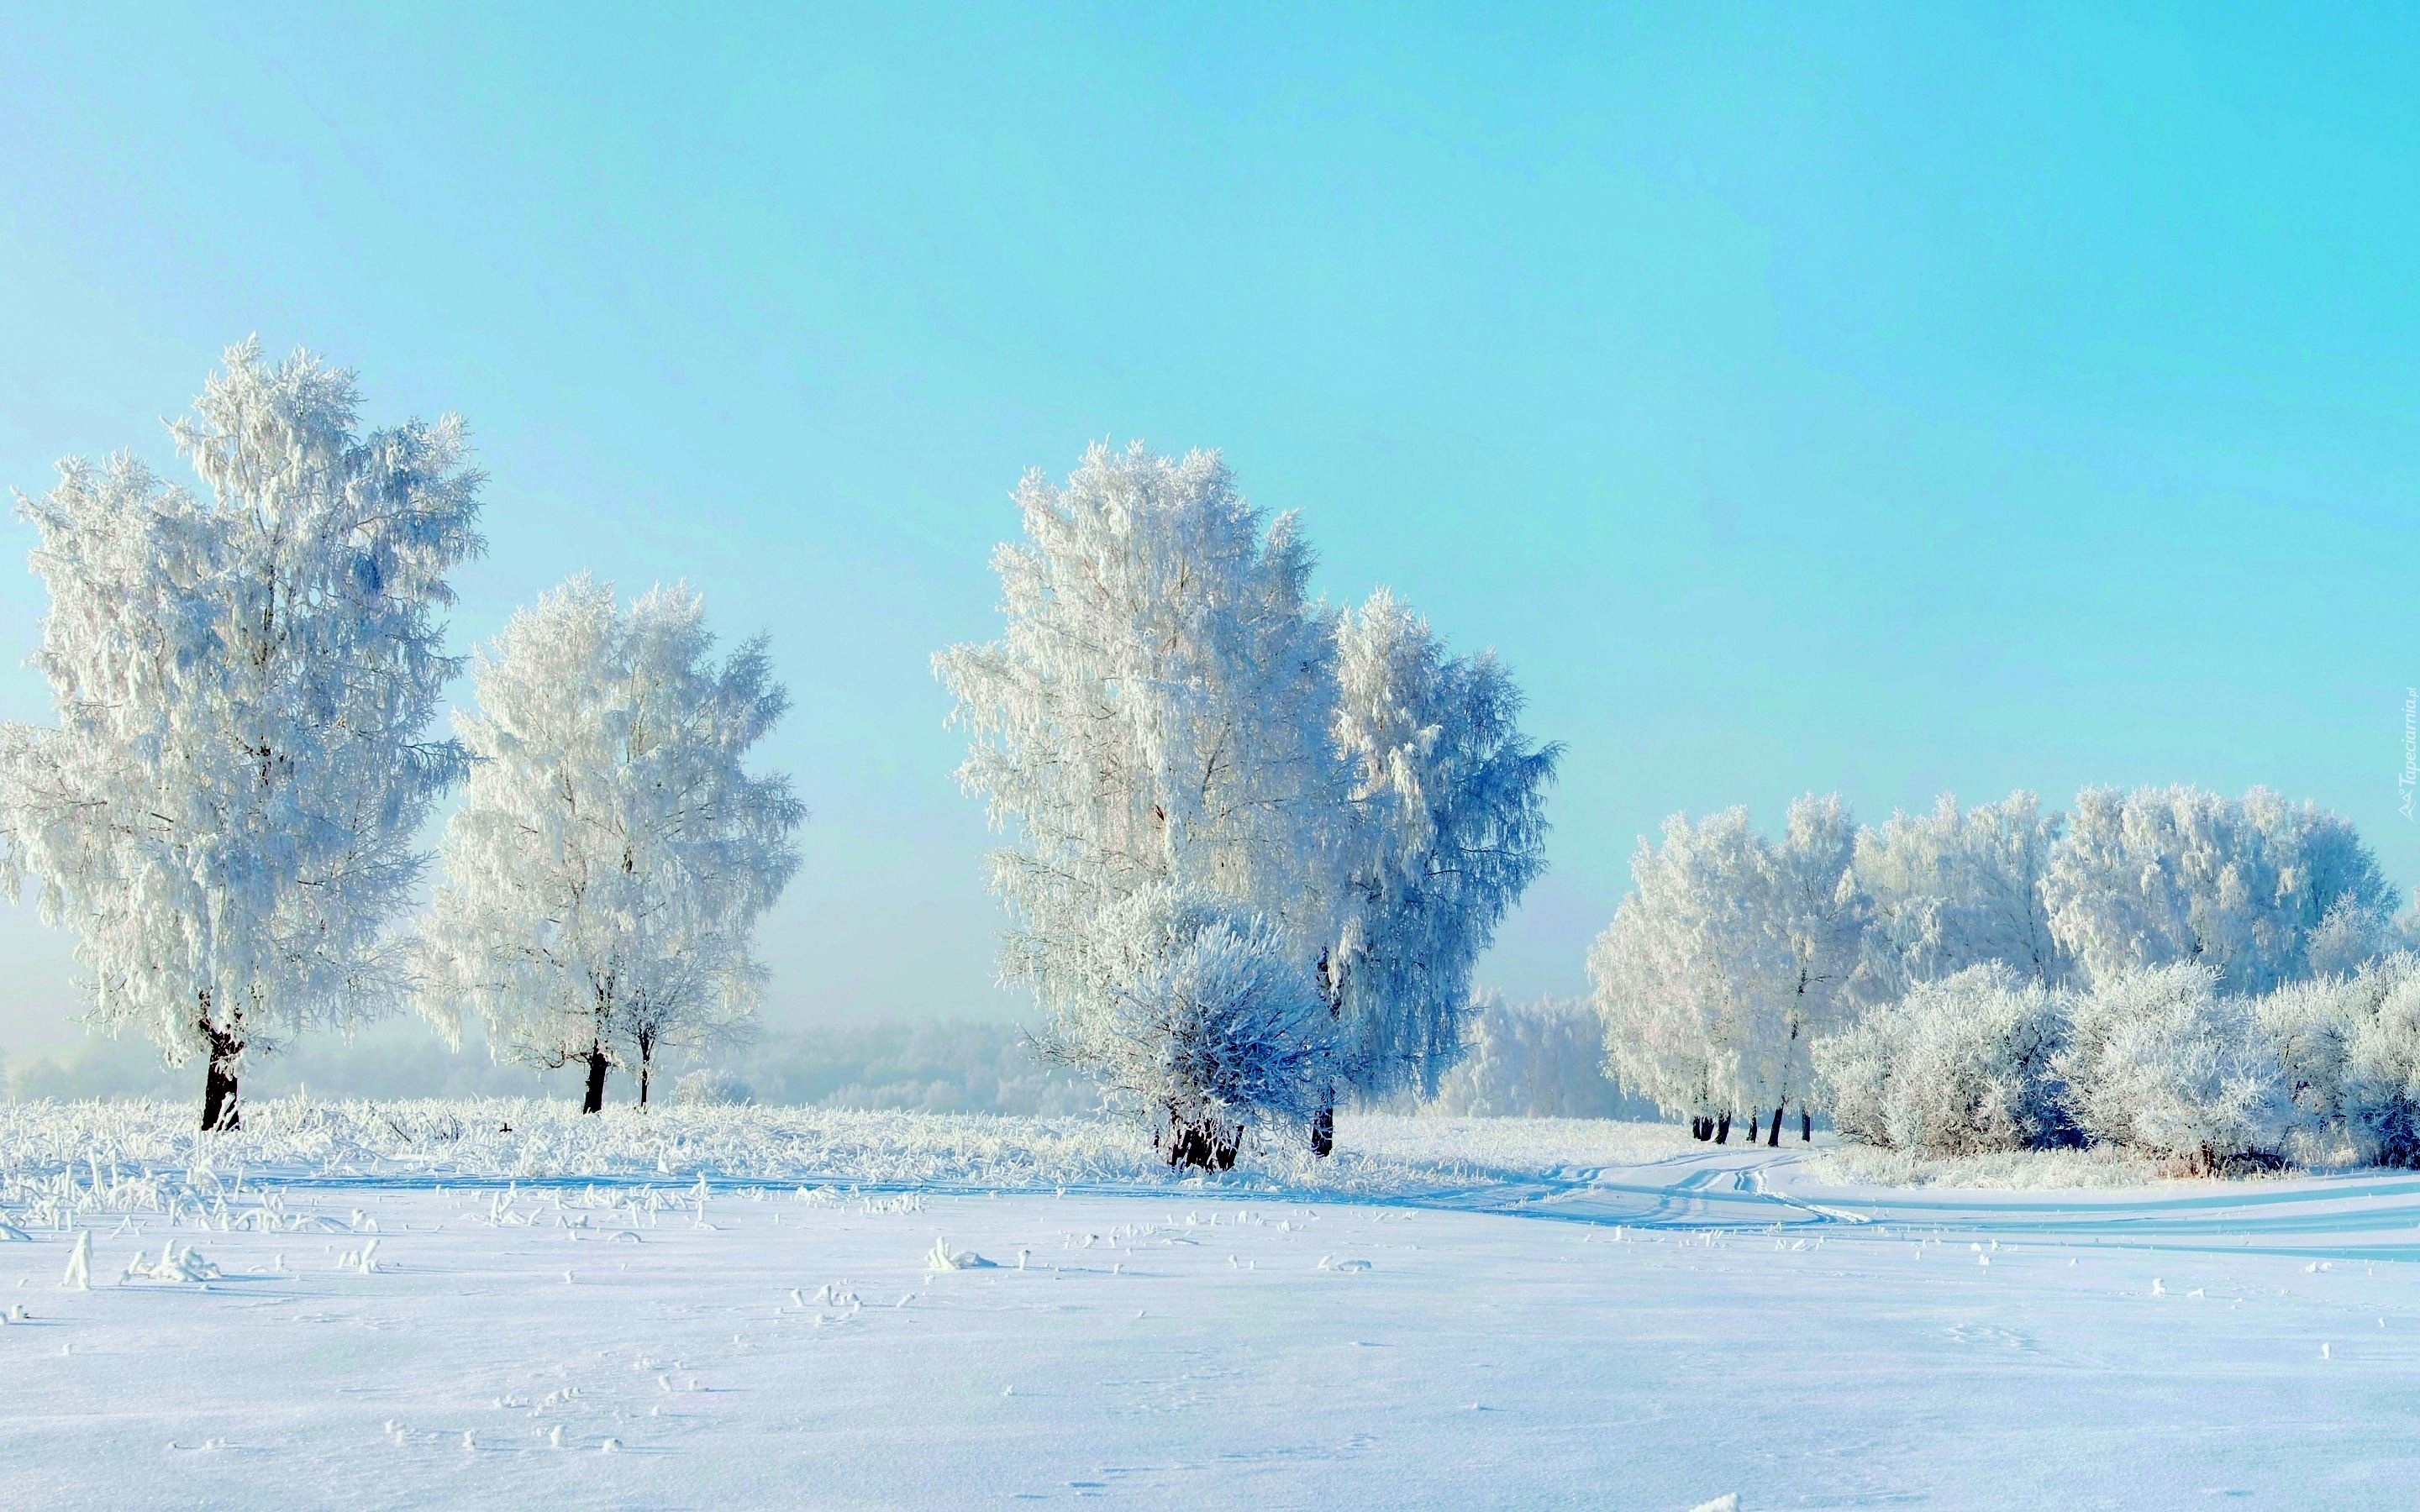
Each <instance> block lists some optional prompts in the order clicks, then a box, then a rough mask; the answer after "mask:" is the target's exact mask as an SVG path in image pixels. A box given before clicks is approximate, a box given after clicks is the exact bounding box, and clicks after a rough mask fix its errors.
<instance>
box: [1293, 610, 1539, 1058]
mask: <svg viewBox="0 0 2420 1512" xmlns="http://www.w3.org/2000/svg"><path fill="white" fill-rule="evenodd" d="M1336 641H1337V656H1336V673H1337V699H1336V716H1335V728H1336V741H1337V746H1338V748H1339V750H1340V752H1341V754H1342V756H1343V758H1344V759H1345V761H1346V763H1347V764H1348V766H1349V769H1350V771H1351V774H1352V779H1353V789H1352V802H1353V805H1354V806H1355V808H1356V809H1357V810H1358V814H1357V817H1358V820H1359V823H1358V825H1357V835H1358V839H1359V846H1358V849H1359V855H1358V856H1356V857H1355V858H1354V860H1353V864H1352V867H1351V872H1350V884H1349V893H1348V903H1349V906H1348V910H1347V915H1346V918H1345V921H1344V930H1343V933H1342V937H1341V938H1340V939H1339V940H1338V941H1337V943H1336V945H1335V947H1334V948H1333V949H1332V950H1331V952H1330V955H1329V958H1328V967H1329V970H1328V975H1329V979H1330V980H1331V982H1332V983H1333V986H1334V994H1335V997H1336V999H1337V1006H1338V1009H1339V1011H1340V1012H1341V1015H1342V1030H1343V1041H1344V1042H1343V1046H1342V1065H1343V1067H1344V1074H1345V1079H1346V1081H1347V1082H1348V1083H1349V1084H1350V1087H1351V1088H1352V1090H1353V1091H1354V1092H1355V1093H1356V1094H1357V1095H1358V1096H1360V1097H1362V1098H1365V1099H1376V1098H1383V1097H1386V1096H1388V1095H1389V1094H1391V1093H1394V1092H1398V1091H1405V1090H1409V1091H1414V1092H1417V1093H1419V1094H1420V1095H1423V1096H1425V1095H1427V1094H1430V1093H1433V1092H1434V1091H1435V1089H1436V1082H1437V1077H1438V1075H1439V1074H1440V1072H1443V1071H1444V1070H1445V1069H1446V1068H1447V1067H1449V1066H1450V1065H1452V1064H1453V1063H1454V1061H1455V1059H1456V1058H1457V1057H1459V1056H1460V1055H1461V1053H1462V1030H1463V1025H1464V1021H1465V1017H1466V1012H1467V1008H1468V1004H1469V1002H1470V976H1471V970H1472V968H1473V967H1474V966H1475V965H1476V964H1478V961H1479V957H1480V956H1481V953H1483V952H1484V951H1485V950H1486V949H1487V947H1488V944H1489V943H1490V942H1491V941H1492V940H1493V938H1494V937H1495V933H1496V926H1497V922H1498V921H1500V920H1501V919H1502V918H1503V917H1504V914H1505V912H1506V910H1508V909H1509V908H1511V907H1512V904H1513V903H1515V902H1516V901H1517V900H1518V899H1519V898H1520V896H1521V893H1522V891H1523V890H1524V889H1525V888H1527V887H1528V885H1529V883H1530V882H1531V881H1533V880H1535V879H1536V877H1537V876H1538V874H1539V873H1540V872H1543V871H1544V869H1545V856H1544V842H1545V834H1546V821H1545V790H1546V786H1547V784H1548V783H1550V782H1551V781H1552V780H1553V779H1554V775H1555V764H1556V761H1557V759H1558V757H1559V754H1560V748H1559V747H1555V746H1546V747H1543V748H1542V747H1539V746H1538V745H1536V744H1535V743H1533V742H1532V741H1530V740H1529V739H1528V737H1527V736H1526V735H1524V734H1523V733H1521V729H1520V725H1519V717H1520V712H1521V694H1520V689H1519V688H1518V687H1515V686H1514V685H1513V682H1512V676H1511V675H1510V674H1509V673H1508V672H1506V671H1505V670H1504V669H1503V667H1502V666H1501V665H1500V664H1498V663H1497V659H1496V657H1495V656H1493V655H1492V654H1482V655H1480V656H1452V657H1450V656H1447V655H1446V654H1445V650H1444V648H1443V646H1442V645H1440V644H1439V642H1438V640H1437V638H1436V636H1435V634H1434V633H1433V632H1432V631H1431V630H1430V628H1429V625H1428V623H1427V622H1426V621H1425V620H1422V619H1421V618H1419V616H1418V615H1416V614H1413V613H1411V612H1410V611H1409V610H1407V609H1404V607H1403V606H1402V605H1401V604H1399V603H1397V602H1396V600H1395V598H1394V596H1393V595H1392V594H1389V593H1388V592H1387V591H1385V590H1384V589H1381V590H1380V591H1379V592H1378V593H1377V594H1374V595H1373V596H1372V598H1371V599H1370V601H1369V602H1368V603H1367V604H1366V605H1364V606H1363V607H1362V608H1361V609H1360V610H1359V611H1358V612H1354V613H1347V614H1345V615H1343V616H1342V617H1341V619H1340V621H1339V623H1338V625H1337V635H1336Z"/></svg>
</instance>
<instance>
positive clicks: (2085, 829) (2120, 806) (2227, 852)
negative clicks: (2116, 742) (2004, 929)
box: [2042, 787, 2398, 994]
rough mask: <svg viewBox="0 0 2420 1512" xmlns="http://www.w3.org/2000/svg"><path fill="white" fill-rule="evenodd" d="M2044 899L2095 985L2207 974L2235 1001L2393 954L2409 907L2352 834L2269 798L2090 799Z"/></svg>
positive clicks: (2256, 792)
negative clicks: (2142, 976)
mask: <svg viewBox="0 0 2420 1512" xmlns="http://www.w3.org/2000/svg"><path fill="white" fill-rule="evenodd" d="M2042 897H2043V901H2044V903H2046V904H2047V906H2048V908H2049V912H2050V921H2051V928H2052V931H2053V933H2055V935H2056V937H2057V939H2058V941H2059V944H2060V945H2061V946H2062V948H2064V949H2067V950H2068V951H2069V952H2070V953H2071V954H2072V955H2073V956H2074V958H2075V959H2076V961H2077V962H2078V963H2079V964H2081V965H2082V967H2083V968H2084V971H2085V972H2086V975H2087V976H2088V977H2090V978H2091V979H2092V980H2095V981H2102V980H2111V979H2113V978H2115V977H2117V976H2118V975H2121V974H2124V973H2127V972H2130V971H2133V970H2136V969H2139V968H2141V967H2145V966H2157V965H2165V964H2171V963H2176V962H2199V963H2201V964H2207V965H2209V966H2211V968H2212V969H2214V970H2216V971H2217V972H2218V973H2219V975H2220V978H2221V980H2223V981H2224V982H2225V984H2226V989H2227V990H2228V991H2229V992H2231V993H2237V994H2258V993H2262V992H2265V991H2267V990H2268V989H2270V988H2271V987H2273V986H2274V985H2276V984H2277V983H2279V982H2281V981H2292V980H2299V979H2301V978H2304V977H2307V976H2309V975H2311V974H2312V971H2313V970H2314V968H2315V965H2316V967H2317V968H2318V969H2321V970H2334V971H2342V970H2345V969H2348V968H2350V967H2352V966H2354V965H2357V964H2359V962H2360V961H2361V960H2362V959H2365V958H2366V956H2368V955H2373V954H2377V953H2380V952H2381V951H2383V950H2384V949H2389V948H2391V946H2392V944H2393V943H2394V940H2395V924H2394V915H2395V910H2396V907H2397V903H2398V898H2397V893H2396V890H2395V888H2394V887H2392V886H2391V885H2389V884H2388V883H2387V881H2386V880H2385V878H2384V877H2383V876H2382V875H2381V874H2380V872H2379V870H2378V862H2377V859H2376V857H2375V856H2372V854H2371V853H2370V850H2369V847H2368V846H2367V845H2366V844H2364V843H2363V841H2362V840H2361V837H2360V835H2359V834H2358V833H2356V832H2355V831H2354V829H2353V827H2352V825H2350V824H2349V823H2347V822H2346V821H2345V820H2343V819H2342V818H2340V817H2338V816H2337V815H2335V814H2332V813H2329V812H2327V811H2326V810H2322V809H2320V808H2319V807H2318V806H2316V805H2314V804H2310V803H2290V802H2288V801H2287V800H2285V799H2283V798H2281V797H2279V796H2278V795H2275V794H2274V793H2272V792H2270V791H2268V790H2267V789H2265V788H2255V789H2253V790H2252V791H2251V792H2250V793H2248V794H2246V795H2244V796H2243V797H2242V799H2241V800H2235V799H2229V798H2223V797H2220V796H2219V795H2216V794H2213V793H2209V792H2206V791H2204V790H2202V789H2200V788H2194V787H2169V788H2137V789H2135V790H2133V792H2130V793H2120V792H2118V790H2116V789H2114V788H2093V789H2087V790H2086V791H2085V792H2083V793H2081V794H2079V795H2076V803H2075V812H2074V815H2073V817H2072V819H2071V822H2070V825H2069V829H2068V833H2067V835H2066V837H2065V838H2064V839H2063V840H2061V841H2059V842H2058V843H2057V844H2056V845H2055V847H2053V849H2052V851H2051V858H2050V867H2049V870H2048V872H2046V873H2045V874H2044V877H2043V881H2042ZM2315 952H2316V956H2317V959H2316V961H2315V959H2314V955H2315Z"/></svg>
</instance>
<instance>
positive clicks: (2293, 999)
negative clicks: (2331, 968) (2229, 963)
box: [2257, 951, 2420, 1165]
mask: <svg viewBox="0 0 2420 1512" xmlns="http://www.w3.org/2000/svg"><path fill="white" fill-rule="evenodd" d="M2257 1008H2258V1011H2259V1014H2260V1019H2261V1022H2262V1024H2263V1025H2264V1026H2267V1028H2268V1031H2269V1034H2270V1037H2271V1038H2272V1040H2273V1041H2275V1044H2276V1047H2277V1054H2278V1058H2279V1062H2280V1065H2281V1068H2282V1070H2283V1072H2284V1074H2285V1079H2286V1087H2287V1090H2288V1093H2289V1094H2290V1095H2291V1096H2292V1098H2293V1100H2294V1104H2295V1109H2296V1112H2297V1113H2298V1114H2299V1115H2300V1116H2301V1117H2302V1119H2303V1120H2304V1124H2305V1126H2306V1128H2307V1129H2308V1132H2309V1133H2310V1134H2313V1135H2314V1136H2315V1137H2318V1138H2320V1139H2322V1140H2325V1141H2327V1142H2329V1143H2332V1144H2335V1145H2336V1146H2337V1147H2338V1148H2339V1149H2344V1150H2345V1152H2349V1153H2350V1154H2352V1155H2354V1156H2356V1157H2358V1158H2359V1159H2362V1160H2365V1161H2370V1162H2375V1163H2377V1164H2379V1165H2420V957H2415V956H2413V955H2412V954H2411V953H2410V952H2408V951H2407V952H2399V953H2397V954H2395V955H2391V956H2387V957H2385V958H2383V959H2381V960H2376V961H2371V962H2369V963H2367V964H2365V965H2363V966H2362V968H2361V969H2360V970H2358V971H2356V972H2353V973H2351V974H2350V975H2349V976H2339V977H2323V978H2320V979H2319V980H2315V981H2308V982H2297V983H2294V984H2293V985H2290V986H2288V987H2283V988H2280V989H2279V990H2277V991H2276V992H2273V993H2272V994H2270V995H2268V996H2266V997H2263V998H2262V999H2260V1001H2259V1003H2258V1005H2257Z"/></svg>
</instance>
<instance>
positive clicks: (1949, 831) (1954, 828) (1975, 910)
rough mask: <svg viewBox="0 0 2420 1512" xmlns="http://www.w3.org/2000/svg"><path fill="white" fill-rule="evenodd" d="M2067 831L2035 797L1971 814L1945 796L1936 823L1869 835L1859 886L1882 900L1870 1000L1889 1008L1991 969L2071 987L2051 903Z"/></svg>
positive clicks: (1891, 826)
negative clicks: (2051, 879) (1922, 987)
mask: <svg viewBox="0 0 2420 1512" xmlns="http://www.w3.org/2000/svg"><path fill="white" fill-rule="evenodd" d="M2063 823H2064V819H2063V816H2062V815H2059V814H2055V813H2053V814H2044V813H2043V812H2042V811H2041V805H2040V801H2039V800H2038V799H2036V798H2035V796H2034V795H2032V794H2030V793H2012V794H2010V795H2009V796H2008V797H2006V798H2004V799H2002V800H2000V801H1999V802H1997V803H1978V804H1977V805H1975V806H1974V807H1973V808H1970V809H1965V810H1961V809H1960V808H1959V807H1958V800H1957V799H1956V798H1954V797H1951V796H1949V795H1947V794H1945V795H1942V797H1941V800H1940V801H1939V802H1938V803H1937V804H1936V805H1935V806H1934V807H1933V809H1932V811H1931V812H1930V813H1924V814H1916V815H1909V814H1903V813H1895V814H1893V815H1891V817H1890V818H1889V819H1888V820H1887V821H1885V823H1884V824H1883V825H1882V826H1881V827H1880V828H1879V829H1869V830H1866V831H1864V832H1862V833H1861V834H1859V835H1858V837H1857V846H1856V870H1857V880H1858V883H1859V884H1860V885H1861V886H1862V887H1864V888H1865V890H1866V893H1867V895H1868V896H1869V898H1871V899H1872V900H1873V926H1872V930H1871V932H1870V933H1869V935H1868V936H1867V951H1866V964H1867V977H1866V980H1864V981H1863V982H1861V983H1860V996H1861V997H1863V998H1864V999H1865V1000H1866V1001H1869V1002H1886V1001H1889V1000H1891V999H1893V998H1896V997H1898V996H1899V995H1901V994H1902V993H1904V992H1906V991H1907V989H1908V988H1909V986H1910V985H1911V984H1913V983H1916V982H1920V981H1932V980H1939V979H1942V978H1946V977H1951V976H1955V975H1957V974H1958V973H1959V972H1961V971H1963V970H1965V969H1966V968H1968V967H1969V966H1975V965H1980V964H1984V963H1986V962H1991V961H1998V962H2003V963H2006V964H2008V965H2009V966H2010V967H2011V968H2013V969H2014V970H2016V971H2017V972H2018V973H2020V974H2021V975H2023V976H2024V977H2026V978H2028V979H2030V980H2033V981H2036V982H2039V983H2040V984H2041V985H2043V986H2050V987H2055V986H2057V985H2059V984H2060V983H2061V982H2063V981H2065V980H2067V977H2068V974H2069V970H2070V965H2069V962H2068V959H2067V955H2066V952H2065V951H2064V950H2062V949H2060V947H2059V944H2058V942H2057V940H2056V938H2055V936H2054V934H2053V933H2052V930H2051V920H2050V912H2049V909H2048V907H2047V906H2046V905H2045V904H2044V903H2043V902H2042V896H2041V879H2042V876H2043V873H2044V872H2046V871H2048V869H2049V866H2050V856H2051V849H2052V846H2053V845H2054V844H2055V842H2056V841H2057V840H2058V838H2059V834H2060V831H2061V828H2062V825H2063Z"/></svg>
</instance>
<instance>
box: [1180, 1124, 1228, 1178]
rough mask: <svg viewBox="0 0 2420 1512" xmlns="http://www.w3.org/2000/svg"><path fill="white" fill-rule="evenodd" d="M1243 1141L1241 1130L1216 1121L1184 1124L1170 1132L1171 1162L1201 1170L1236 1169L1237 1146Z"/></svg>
mask: <svg viewBox="0 0 2420 1512" xmlns="http://www.w3.org/2000/svg"><path fill="white" fill-rule="evenodd" d="M1240 1142H1241V1131H1240V1130H1238V1131H1229V1130H1226V1129H1221V1128H1219V1127H1218V1126H1217V1125H1215V1124H1192V1125H1185V1126H1181V1127H1178V1128H1175V1129H1171V1130H1170V1131H1169V1135H1168V1164H1170V1165H1189V1166H1191V1167H1192V1168H1193V1169H1195V1170H1198V1171H1210V1170H1218V1171H1231V1170H1233V1169H1234V1168H1235V1147H1236V1145H1237V1144H1238V1143H1240Z"/></svg>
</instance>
